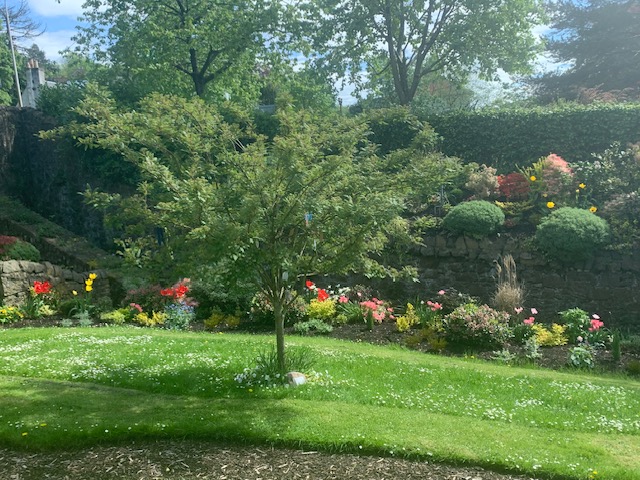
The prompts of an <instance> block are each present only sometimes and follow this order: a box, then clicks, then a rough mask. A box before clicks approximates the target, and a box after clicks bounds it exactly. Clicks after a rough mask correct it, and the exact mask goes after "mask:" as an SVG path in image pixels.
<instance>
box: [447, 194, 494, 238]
mask: <svg viewBox="0 0 640 480" xmlns="http://www.w3.org/2000/svg"><path fill="white" fill-rule="evenodd" d="M503 224H504V213H502V210H500V208H499V207H497V206H496V205H494V204H493V203H490V202H487V201H485V200H472V201H470V202H464V203H461V204H459V205H456V206H455V207H453V208H452V209H451V211H449V213H448V214H447V216H446V217H444V221H443V222H442V226H443V228H445V229H446V230H449V231H451V232H455V233H463V234H466V235H472V236H480V237H484V236H487V235H490V234H491V233H493V232H495V231H496V230H498V228H500V227H501V226H502V225H503Z"/></svg>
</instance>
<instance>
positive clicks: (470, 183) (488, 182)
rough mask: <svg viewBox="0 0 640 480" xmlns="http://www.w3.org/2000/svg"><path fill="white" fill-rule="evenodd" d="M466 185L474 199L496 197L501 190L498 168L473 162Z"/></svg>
mask: <svg viewBox="0 0 640 480" xmlns="http://www.w3.org/2000/svg"><path fill="white" fill-rule="evenodd" d="M464 186H465V188H466V189H467V190H469V192H471V198H473V199H474V200H486V199H490V198H495V197H496V195H497V194H498V192H499V190H498V189H499V185H498V177H497V176H496V169H495V168H493V167H488V166H486V165H484V164H482V165H477V164H472V166H471V171H470V172H469V179H468V180H467V183H465V185H464Z"/></svg>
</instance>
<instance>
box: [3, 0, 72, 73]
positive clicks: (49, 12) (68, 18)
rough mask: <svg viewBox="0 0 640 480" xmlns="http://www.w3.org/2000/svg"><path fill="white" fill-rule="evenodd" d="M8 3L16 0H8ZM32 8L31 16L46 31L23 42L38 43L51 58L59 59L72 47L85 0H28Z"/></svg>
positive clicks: (26, 43)
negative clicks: (61, 52)
mask: <svg viewBox="0 0 640 480" xmlns="http://www.w3.org/2000/svg"><path fill="white" fill-rule="evenodd" d="M7 2H8V4H9V5H11V4H12V3H14V0H7ZM27 3H28V4H29V7H30V8H31V16H32V17H33V19H34V20H37V21H39V22H40V23H41V24H42V26H43V27H45V28H46V32H45V33H43V34H42V35H41V36H39V37H37V38H34V39H32V40H27V41H25V42H23V43H24V44H25V45H24V46H31V44H33V43H36V44H37V45H38V46H39V47H40V48H41V49H42V50H43V51H44V52H45V53H46V55H47V58H49V59H51V60H59V59H60V54H59V52H60V51H61V50H64V49H65V48H67V47H71V46H72V45H73V42H72V41H71V37H72V36H73V35H74V33H75V27H76V25H77V24H78V21H77V18H78V17H79V16H80V15H81V13H82V8H81V7H82V4H83V3H84V0H60V3H57V2H56V0H27Z"/></svg>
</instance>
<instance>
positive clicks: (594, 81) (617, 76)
mask: <svg viewBox="0 0 640 480" xmlns="http://www.w3.org/2000/svg"><path fill="white" fill-rule="evenodd" d="M552 11H553V17H552V18H553V24H552V31H551V33H550V34H549V35H548V36H547V49H548V50H549V52H550V53H551V54H552V56H553V58H554V59H555V60H556V61H558V62H564V63H565V64H568V65H569V68H568V69H564V70H562V71H560V72H554V73H552V74H548V75H545V76H544V77H542V78H539V79H533V80H532V81H533V83H534V84H535V85H536V86H537V87H538V94H539V95H540V97H542V98H543V99H546V100H555V99H558V98H564V99H575V98H576V97H578V95H579V94H580V91H581V90H584V89H597V90H599V91H602V92H611V91H623V90H625V89H635V90H636V94H637V93H638V88H639V87H640V70H639V69H638V61H639V60H640V2H638V1H637V0H587V1H585V2H579V3H576V2H573V1H569V0H556V1H555V2H553V4H552Z"/></svg>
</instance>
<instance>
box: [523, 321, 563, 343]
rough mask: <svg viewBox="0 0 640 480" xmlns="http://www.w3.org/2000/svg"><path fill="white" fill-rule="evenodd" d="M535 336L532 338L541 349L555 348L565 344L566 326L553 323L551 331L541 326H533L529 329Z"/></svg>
mask: <svg viewBox="0 0 640 480" xmlns="http://www.w3.org/2000/svg"><path fill="white" fill-rule="evenodd" d="M531 328H532V329H533V332H534V334H535V336H534V338H535V339H536V342H538V345H540V346H541V347H557V346H560V345H566V344H567V336H566V335H565V330H566V328H567V327H566V326H564V325H558V324H557V323H554V324H553V325H551V329H547V328H546V327H544V326H542V325H538V324H536V325H533V326H532V327H531Z"/></svg>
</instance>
